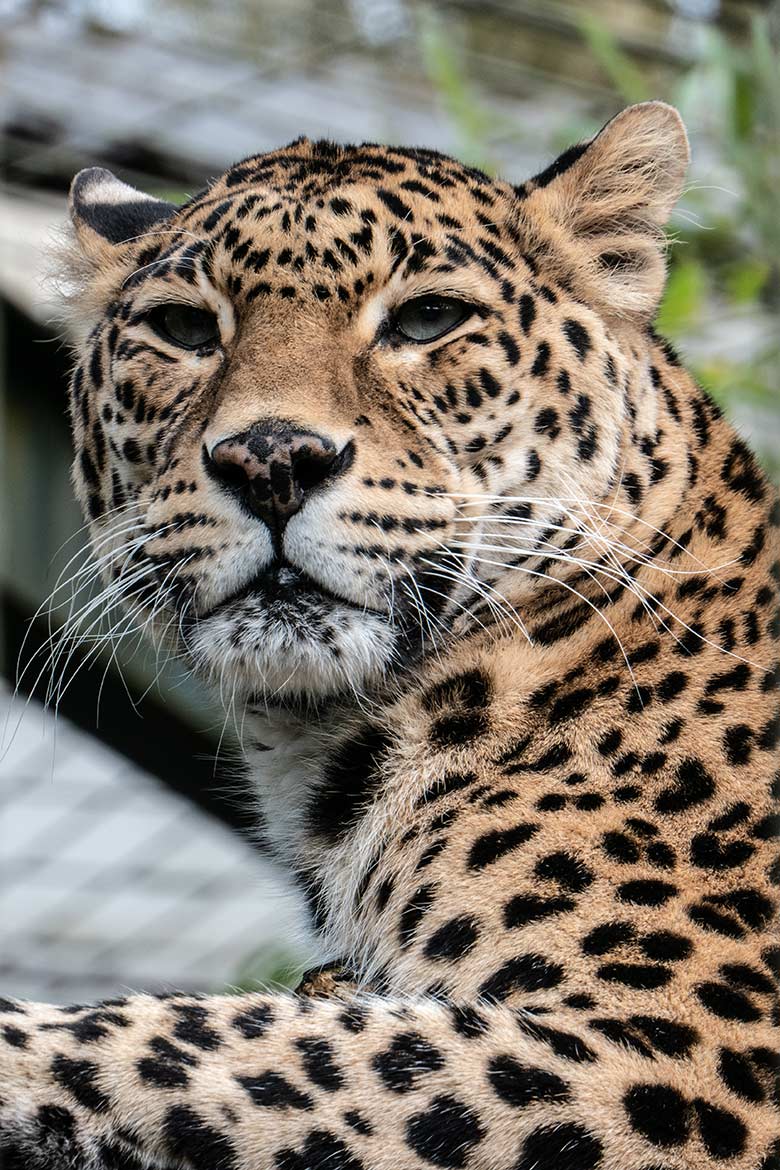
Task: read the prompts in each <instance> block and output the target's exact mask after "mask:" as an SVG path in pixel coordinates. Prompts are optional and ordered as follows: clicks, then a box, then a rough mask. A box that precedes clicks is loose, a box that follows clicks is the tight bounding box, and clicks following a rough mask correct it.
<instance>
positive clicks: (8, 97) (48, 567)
mask: <svg viewBox="0 0 780 1170" xmlns="http://www.w3.org/2000/svg"><path fill="white" fill-rule="evenodd" d="M779 34H780V11H778V6H777V5H776V4H770V3H766V2H761V0H587V2H584V3H577V2H573V0H544V2H536V3H535V2H533V0H439V2H437V3H423V2H421V0H420V2H418V0H220V3H208V2H207V0H0V78H1V79H2V81H1V85H0V121H1V123H2V125H1V126H0V136H1V138H2V155H0V157H1V158H2V160H3V161H2V176H1V177H0V474H1V475H2V483H0V991H2V992H5V993H11V994H17V995H23V996H24V995H26V996H34V997H41V998H49V999H53V1000H56V1001H59V1000H66V999H67V1000H72V999H88V998H92V997H95V996H99V995H102V994H106V993H108V992H111V991H115V990H116V989H118V988H123V987H131V988H135V989H139V988H144V989H148V990H158V989H161V988H185V989H192V988H201V989H206V990H211V989H221V988H223V987H226V986H254V985H255V984H256V981H258V980H263V981H271V982H287V981H289V980H291V979H294V978H295V971H296V969H298V968H299V967H300V965H301V964H302V963H305V962H306V960H307V957H308V950H307V943H306V940H305V931H304V930H303V924H302V916H301V912H300V907H299V906H298V904H297V902H296V898H295V895H294V894H293V893H292V892H291V891H290V890H289V889H288V888H286V887H285V885H284V883H283V881H282V879H281V878H280V876H279V875H278V874H276V873H273V872H271V871H270V869H269V868H268V866H267V864H266V863H265V862H264V861H263V859H262V858H261V857H260V856H259V855H258V853H257V851H256V850H255V849H254V847H253V845H252V837H251V815H250V807H249V799H248V794H247V793H246V791H245V790H244V789H243V788H242V784H241V781H240V779H239V778H238V771H237V768H236V748H235V729H234V727H233V726H232V721H231V719H230V718H229V717H226V716H225V713H224V712H223V710H222V709H221V708H219V707H218V706H217V705H216V704H215V703H214V701H213V698H212V697H211V696H209V695H207V694H206V693H204V692H203V691H202V690H201V689H199V688H198V687H197V686H196V685H195V684H193V683H192V682H191V680H189V679H187V678H185V677H182V676H181V674H180V673H177V671H176V670H175V668H173V667H171V666H170V665H166V664H163V663H161V662H159V661H157V660H155V658H154V656H153V655H150V654H149V653H148V652H147V651H145V650H144V648H143V647H142V646H139V645H138V644H137V640H136V639H134V638H133V637H129V638H126V639H120V640H118V641H116V642H115V643H114V644H113V645H110V646H109V647H108V648H106V644H105V639H102V638H99V637H98V636H97V635H98V634H99V615H95V618H96V621H95V624H94V625H92V626H91V628H89V630H88V636H87V639H86V641H85V642H84V643H83V644H82V645H81V646H74V645H72V644H68V643H63V642H62V640H61V639H58V637H57V629H58V627H59V626H60V625H61V623H62V621H63V620H64V618H65V616H66V614H67V610H68V605H69V604H70V595H71V585H70V583H69V582H70V579H71V577H72V575H73V573H74V571H75V570H77V569H78V567H79V566H80V565H84V564H86V552H85V551H84V548H83V545H84V532H83V531H80V529H81V523H82V521H81V517H80V516H79V514H78V511H77V509H76V507H75V504H74V502H73V499H72V495H71V491H70V486H69V478H68V476H69V472H68V465H69V440H68V434H67V426H66V420H65V378H66V371H67V364H68V360H67V350H66V347H65V345H64V343H63V340H62V338H61V336H60V335H59V332H58V328H57V326H56V324H55V323H54V309H53V293H52V288H51V284H50V282H49V281H48V280H47V275H46V273H47V255H48V253H49V250H50V246H51V242H52V239H53V236H54V235H55V234H56V231H57V229H58V228H59V227H61V225H62V223H63V222H64V207H65V195H66V191H67V187H68V182H69V180H70V178H71V176H72V175H73V173H74V172H75V171H77V170H78V169H79V168H80V167H83V166H87V165H93V164H100V165H103V166H108V167H110V168H112V169H114V170H115V171H116V172H117V173H118V174H119V175H120V176H121V177H122V178H123V179H125V180H126V181H128V182H130V183H133V184H136V185H138V186H141V187H143V188H144V189H145V190H147V191H149V192H152V193H154V194H157V195H160V196H162V197H164V198H167V199H173V200H182V199H184V198H186V197H187V196H188V195H190V194H191V193H193V192H194V191H196V190H197V189H198V188H200V187H201V186H203V185H204V183H205V182H206V181H207V180H208V179H209V177H210V176H212V175H214V174H216V173H218V172H219V171H221V170H222V169H223V168H224V167H225V166H226V165H227V164H229V163H231V162H234V161H236V160H237V159H239V158H240V157H242V156H244V155H247V154H251V153H254V152H256V151H258V150H263V149H266V148H270V147H274V146H278V145H281V144H283V143H284V142H286V141H289V140H290V139H292V138H295V137H297V136H298V135H299V134H302V133H304V134H308V135H310V136H311V137H331V138H334V139H337V140H342V141H345V140H353V141H354V140H358V141H360V140H364V139H365V140H374V141H377V140H378V141H383V140H384V141H392V142H395V143H405V144H411V145H425V146H432V147H436V148H438V149H440V150H444V151H447V152H449V153H453V154H455V155H458V156H460V157H461V158H464V159H466V160H467V161H469V162H472V163H476V164H477V165H479V166H481V167H483V168H485V169H486V170H488V171H491V172H496V173H500V174H501V175H503V176H504V177H506V178H508V179H510V180H513V181H516V182H517V181H520V180H521V179H523V178H525V177H527V176H528V175H529V174H532V173H533V172H535V171H536V170H538V169H540V168H541V167H542V166H544V165H545V164H546V163H547V162H548V161H549V160H550V158H551V157H552V156H553V155H554V154H555V153H557V152H558V151H559V150H561V149H562V148H564V147H565V146H566V145H568V144H569V143H571V142H573V141H576V140H578V139H579V138H581V137H583V136H586V135H590V134H592V133H593V132H594V131H595V130H596V129H597V128H598V127H599V126H600V125H601V124H602V123H603V122H604V121H605V120H606V119H607V118H608V117H610V116H611V115H612V114H613V113H615V112H616V111H617V110H618V109H619V108H620V107H621V106H622V105H624V104H627V103H628V102H632V101H638V100H642V99H644V98H648V97H661V98H664V99H666V100H667V101H671V102H673V103H675V104H676V105H677V106H678V107H679V108H680V110H681V111H682V113H683V116H684V118H685V120H686V123H687V125H688V128H689V131H690V135H691V140H692V146H693V157H694V162H693V167H692V170H691V176H690V185H689V188H688V191H687V194H686V195H685V198H684V200H683V202H682V205H681V207H680V209H679V211H678V212H677V213H676V214H675V216H674V218H673V221H672V225H671V229H670V232H671V235H672V237H673V239H674V240H675V241H676V244H675V247H674V249H673V251H672V257H671V273H670V279H669V285H668V290H667V293H666V297H665V300H664V303H663V305H662V307H661V311H660V317H659V328H660V330H661V331H662V332H663V333H665V334H666V335H668V336H669V337H670V338H671V339H672V340H673V342H674V343H675V345H677V346H678V348H679V349H680V350H681V351H682V353H683V355H684V357H685V359H686V360H687V362H688V363H689V365H690V366H691V367H692V368H693V370H694V371H695V372H696V374H697V376H698V377H699V378H700V380H701V381H702V383H703V384H704V385H705V386H706V387H707V388H708V390H709V391H710V392H711V393H712V394H713V395H714V396H715V397H716V398H717V399H718V400H719V401H720V402H721V403H722V404H723V406H724V407H725V408H726V410H727V411H728V412H729V413H730V415H731V416H732V417H733V418H734V419H735V420H736V421H737V423H738V425H739V427H740V428H741V430H742V431H743V433H744V434H745V435H746V436H747V437H748V439H749V440H750V441H751V442H752V443H753V445H754V446H755V447H756V448H757V449H758V451H759V453H760V456H761V458H762V459H763V461H764V462H765V465H766V466H767V467H768V468H769V470H770V471H771V472H772V473H773V474H776V473H777V472H778V470H780V442H778V439H779V437H780V378H779V376H778V374H779V369H778V367H779V366H780V349H779V347H780V330H778V315H779V314H780V214H778V212H779V210H780V208H779V207H778V191H779V190H780V69H779V68H778V64H779V58H778V35H779ZM84 575H85V576H86V577H89V576H90V574H89V571H88V570H87V571H86V573H85V574H84ZM52 591H54V596H53V600H47V599H49V598H50V597H51V594H52ZM83 600H84V599H83V597H82V598H80V599H79V604H81V603H82V602H83ZM33 615H37V616H35V617H33ZM31 618H33V620H32V623H31ZM88 625H89V623H88ZM14 688H16V695H15V697H14ZM47 701H48V706H47V707H44V704H45V703H46V702H47ZM55 709H56V710H57V712H58V714H57V715H56V717H55Z"/></svg>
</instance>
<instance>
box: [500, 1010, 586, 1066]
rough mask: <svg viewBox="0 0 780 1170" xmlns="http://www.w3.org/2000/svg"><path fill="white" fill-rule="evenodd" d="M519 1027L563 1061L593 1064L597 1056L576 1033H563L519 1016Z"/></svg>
mask: <svg viewBox="0 0 780 1170" xmlns="http://www.w3.org/2000/svg"><path fill="white" fill-rule="evenodd" d="M517 1026H518V1028H519V1029H520V1031H521V1032H525V1034H526V1035H527V1036H533V1038H534V1039H535V1040H539V1041H540V1042H541V1043H542V1044H546V1045H547V1047H548V1048H551V1049H552V1051H553V1052H554V1053H555V1055H556V1056H560V1057H561V1058H562V1059H563V1060H572V1061H574V1062H575V1063H576V1064H592V1063H593V1062H594V1061H595V1060H596V1054H595V1052H594V1051H593V1049H592V1048H589V1047H588V1045H587V1044H586V1043H585V1041H584V1040H582V1039H581V1038H580V1037H579V1036H577V1035H575V1033H574V1032H563V1031H562V1030H561V1029H560V1028H550V1027H548V1025H547V1024H540V1023H539V1021H538V1020H533V1019H530V1018H528V1017H527V1016H519V1017H518V1020H517Z"/></svg>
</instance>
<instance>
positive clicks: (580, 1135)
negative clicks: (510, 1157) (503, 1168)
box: [514, 1121, 604, 1170]
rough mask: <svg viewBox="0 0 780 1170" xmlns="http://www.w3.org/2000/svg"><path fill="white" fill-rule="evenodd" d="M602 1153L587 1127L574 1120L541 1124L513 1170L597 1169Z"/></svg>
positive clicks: (523, 1149) (527, 1140) (531, 1134)
mask: <svg viewBox="0 0 780 1170" xmlns="http://www.w3.org/2000/svg"><path fill="white" fill-rule="evenodd" d="M603 1151H604V1147H603V1146H602V1144H601V1142H600V1141H599V1139H598V1138H597V1137H596V1136H595V1134H592V1133H591V1132H590V1130H588V1129H586V1128H585V1126H584V1125H578V1124H577V1123H576V1122H573V1121H566V1122H558V1123H556V1124H553V1125H542V1126H539V1128H538V1129H534V1130H532V1131H531V1132H530V1133H529V1135H528V1137H527V1138H526V1139H525V1141H524V1142H523V1146H522V1150H521V1153H520V1158H519V1160H518V1161H517V1162H516V1163H515V1166H514V1170H596V1167H597V1166H600V1165H601V1161H602V1158H601V1155H602V1153H603Z"/></svg>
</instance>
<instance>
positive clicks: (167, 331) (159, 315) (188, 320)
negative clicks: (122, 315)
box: [149, 305, 219, 349]
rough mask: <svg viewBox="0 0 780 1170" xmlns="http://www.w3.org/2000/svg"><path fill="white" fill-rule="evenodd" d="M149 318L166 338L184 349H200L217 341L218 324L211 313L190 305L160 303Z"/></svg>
mask: <svg viewBox="0 0 780 1170" xmlns="http://www.w3.org/2000/svg"><path fill="white" fill-rule="evenodd" d="M149 320H150V322H151V324H152V326H153V327H154V328H155V329H156V330H157V332H158V333H160V334H161V335H162V336H163V337H164V338H166V340H168V341H173V342H175V344H176V345H180V346H182V347H183V348H184V349H201V348H203V347H204V346H213V345H216V343H217V342H218V341H219V326H218V324H217V319H216V317H215V316H214V314H213V313H210V312H208V310H207V309H196V308H193V307H192V306H191V305H161V306H160V307H159V308H158V309H154V310H153V311H152V312H151V313H150V315H149Z"/></svg>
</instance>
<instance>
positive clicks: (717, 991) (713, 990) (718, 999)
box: [695, 983, 761, 1024]
mask: <svg viewBox="0 0 780 1170" xmlns="http://www.w3.org/2000/svg"><path fill="white" fill-rule="evenodd" d="M695 990H696V995H697V996H698V998H699V1000H700V1002H701V1003H702V1004H703V1005H704V1007H705V1008H706V1009H707V1011H709V1012H712V1014H713V1015H714V1016H719V1017H720V1018H721V1019H722V1020H740V1021H741V1022H742V1023H745V1024H750V1023H753V1021H755V1020H760V1019H761V1011H760V1010H759V1009H758V1008H757V1007H756V1005H755V1004H754V1003H753V1002H752V1000H750V999H748V997H747V996H746V995H743V994H742V992H740V991H734V990H733V988H731V987H727V986H726V985H725V983H700V984H699V985H698V986H697V987H696V989H695Z"/></svg>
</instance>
